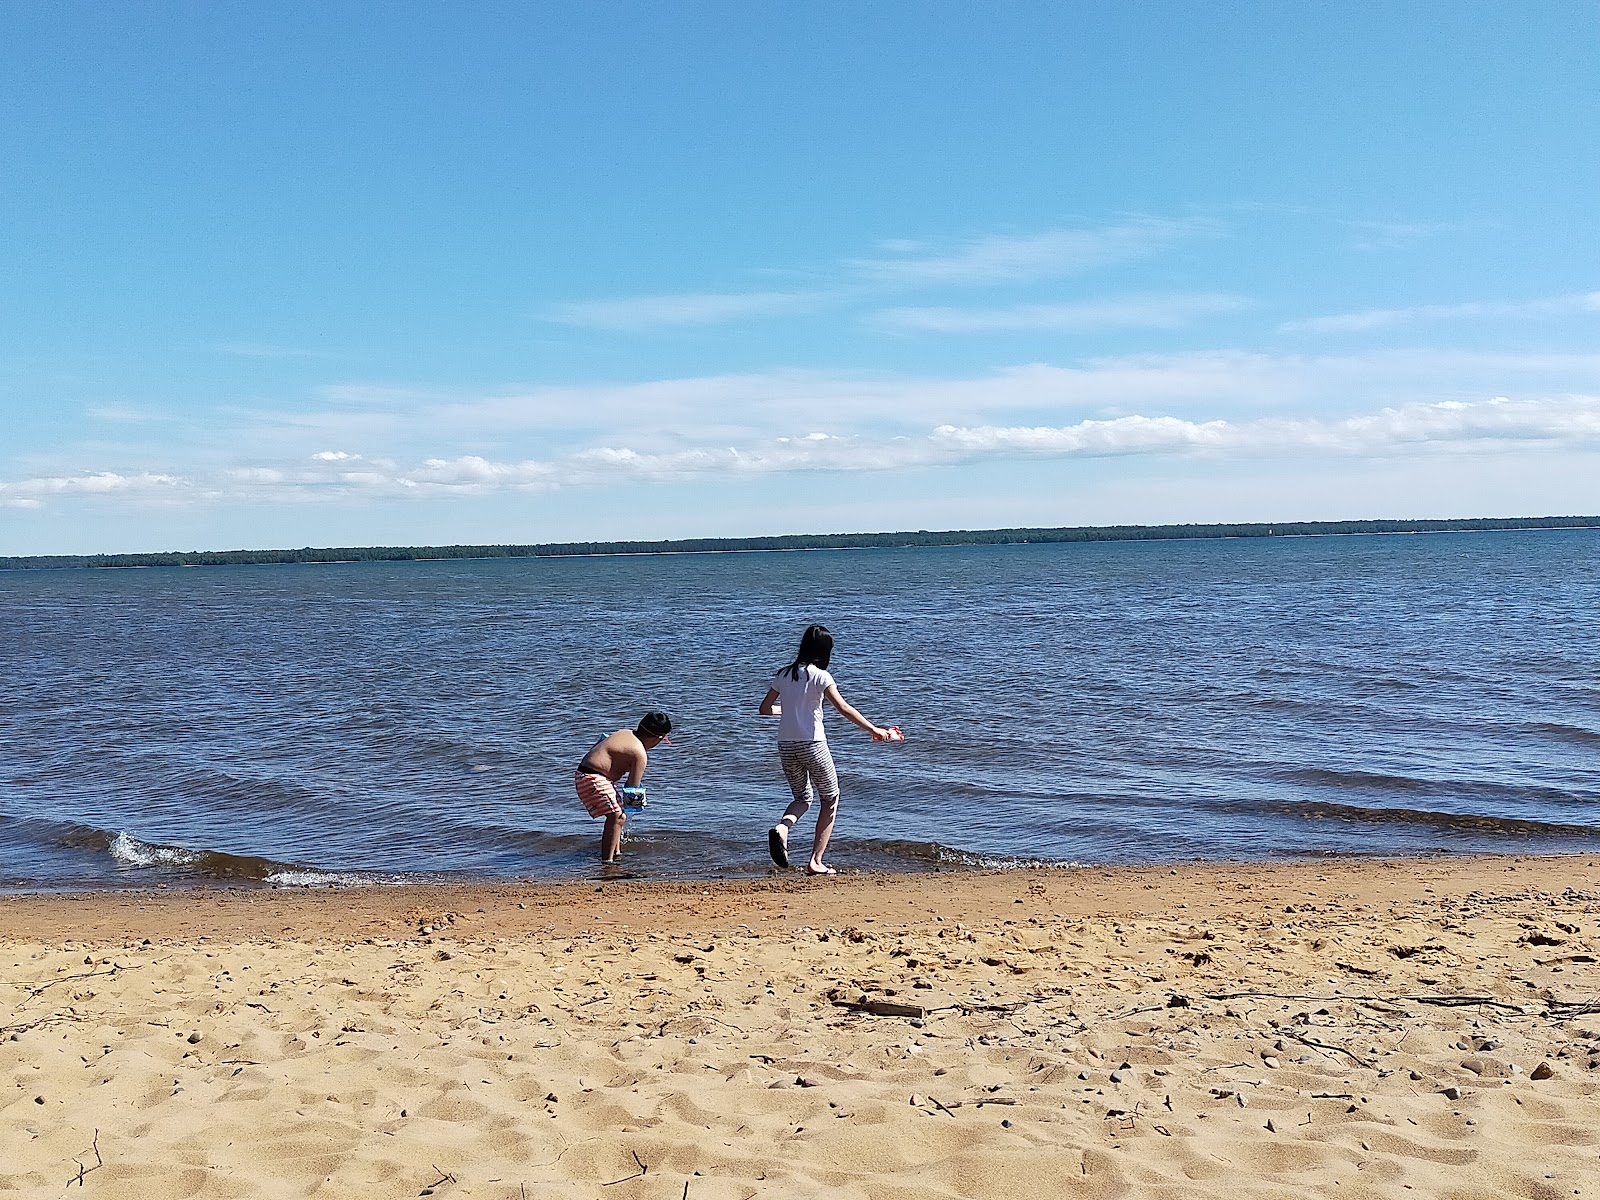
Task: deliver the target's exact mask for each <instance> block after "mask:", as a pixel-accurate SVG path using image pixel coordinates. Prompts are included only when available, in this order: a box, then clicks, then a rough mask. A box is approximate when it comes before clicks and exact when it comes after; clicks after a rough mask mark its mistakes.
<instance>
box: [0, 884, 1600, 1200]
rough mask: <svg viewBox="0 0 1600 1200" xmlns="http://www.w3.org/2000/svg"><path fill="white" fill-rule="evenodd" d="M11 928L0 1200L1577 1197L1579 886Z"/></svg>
mask: <svg viewBox="0 0 1600 1200" xmlns="http://www.w3.org/2000/svg"><path fill="white" fill-rule="evenodd" d="M0 918H3V919H0V998H3V1004H4V1007H3V1008H0V1196H5V1195H23V1196H34V1195H57V1194H60V1193H61V1192H62V1191H63V1190H68V1189H70V1192H71V1194H84V1195H90V1194H94V1193H98V1194H100V1195H103V1196H118V1197H121V1196H138V1197H141V1198H143V1197H188V1196H205V1197H244V1196H263V1197H301V1196H312V1195H316V1196H363V1197H383V1196H395V1197H400V1196H406V1197H414V1196H419V1195H435V1196H442V1197H455V1196H461V1197H466V1196H476V1197H522V1196H530V1197H531V1196H538V1197H604V1198H607V1200H633V1198H644V1197H653V1198H663V1197H667V1198H677V1197H683V1196H687V1197H695V1198H698V1200H712V1198H719V1197H730V1198H738V1200H749V1198H752V1197H800V1196H806V1197H815V1196H819V1195H825V1196H830V1197H834V1196H839V1197H870V1198H872V1200H899V1198H910V1197H989V1196H994V1197H1002V1196H1004V1197H1011V1196H1033V1195H1040V1196H1044V1195H1051V1196H1053V1195H1070V1196H1085V1197H1111V1196H1137V1197H1173V1198H1178V1197H1184V1198H1188V1197H1211V1196H1216V1197H1230V1198H1236V1197H1241V1196H1263V1197H1265V1196H1286V1195H1319V1196H1321V1195H1338V1196H1366V1197H1384V1198H1389V1197H1394V1196H1401V1195H1405V1196H1439V1197H1479V1196H1481V1197H1501V1196H1526V1197H1539V1198H1548V1197H1558V1196H1559V1197H1566V1196H1588V1195H1600V1136H1597V1135H1596V1133H1595V1130H1596V1129H1597V1128H1600V965H1597V962H1596V960H1597V958H1600V857H1591V856H1573V857H1559V858H1532V857H1528V858H1479V859H1460V860H1456V859H1424V860H1404V861H1389V860H1361V861H1350V860H1340V861H1325V862H1312V863H1295V864H1289V865H1271V866H1262V865H1248V866H1215V865H1212V866H1179V867H1175V868H1168V867H1161V868H1141V869H1117V870H1100V869H1062V870H1028V871H1010V872H989V873H939V874H932V875H920V876H887V877H885V876H841V877H839V878H835V879H817V880H812V879H805V878H801V877H792V876H786V877H783V878H776V879H774V880H772V881H763V882H754V883H752V882H741V883H707V884H699V883H696V884H664V883H642V882H634V883H629V882H623V883H605V884H603V885H601V884H595V883H587V884H568V885H560V886H535V885H492V886H460V887H414V888H389V889H359V890H356V889H340V890H326V891H288V890H285V891H251V890H239V891H218V890H209V891H199V892H191V891H184V892H177V891H172V892H136V893H106V894H92V895H72V896H13V897H6V898H0Z"/></svg>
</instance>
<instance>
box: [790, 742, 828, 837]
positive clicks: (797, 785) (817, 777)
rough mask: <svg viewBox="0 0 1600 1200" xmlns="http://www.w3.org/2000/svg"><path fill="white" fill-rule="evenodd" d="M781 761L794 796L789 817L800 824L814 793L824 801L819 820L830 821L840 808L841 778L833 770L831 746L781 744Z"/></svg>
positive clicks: (821, 744)
mask: <svg viewBox="0 0 1600 1200" xmlns="http://www.w3.org/2000/svg"><path fill="white" fill-rule="evenodd" d="M778 760H779V762H781V763H782V764H783V777H784V778H785V779H787V780H788V781H789V790H790V791H791V792H793V793H794V804H792V805H790V807H789V813H791V814H793V815H794V817H795V818H796V819H797V820H798V819H799V818H800V817H801V816H803V815H804V813H805V811H806V809H808V808H810V807H811V796H812V793H813V792H815V794H816V796H817V798H818V799H820V800H821V801H822V811H821V812H819V813H818V814H817V820H819V821H827V820H828V819H829V818H831V817H832V816H833V814H834V812H835V810H837V808H838V807H839V775H838V773H837V772H836V771H835V770H834V769H833V755H832V754H830V753H828V743H827V742H823V741H817V742H779V743H778Z"/></svg>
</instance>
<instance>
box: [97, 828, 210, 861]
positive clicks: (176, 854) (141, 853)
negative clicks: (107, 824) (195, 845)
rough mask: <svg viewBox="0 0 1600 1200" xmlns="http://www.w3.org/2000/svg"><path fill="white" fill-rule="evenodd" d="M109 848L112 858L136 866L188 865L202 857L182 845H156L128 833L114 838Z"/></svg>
mask: <svg viewBox="0 0 1600 1200" xmlns="http://www.w3.org/2000/svg"><path fill="white" fill-rule="evenodd" d="M108 849H109V850H110V852H111V857H112V858H114V859H116V860H117V861H118V862H124V863H127V864H128V865H129V866H134V867H154V866H188V865H190V864H191V863H194V862H196V861H198V859H199V858H200V854H199V852H198V851H195V850H185V849H184V848H183V847H182V846H155V845H152V844H151V843H149V842H141V841H140V840H139V839H138V838H136V837H133V836H131V835H129V834H126V833H119V834H117V836H116V837H114V838H112V839H111V845H110V846H109V847H108Z"/></svg>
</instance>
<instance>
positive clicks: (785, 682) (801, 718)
mask: <svg viewBox="0 0 1600 1200" xmlns="http://www.w3.org/2000/svg"><path fill="white" fill-rule="evenodd" d="M772 686H773V688H775V689H776V690H777V693H778V703H779V705H780V706H781V707H782V712H780V713H779V714H778V740H779V741H780V742H825V741H827V740H828V732H827V730H826V729H824V728H823V727H822V697H823V694H824V693H825V692H826V691H827V690H828V689H829V688H831V687H832V686H833V676H832V675H829V674H828V673H827V672H826V671H824V670H823V669H822V668H821V667H814V666H812V665H811V664H810V663H806V664H805V665H804V666H803V667H801V668H800V678H799V679H794V678H792V677H791V676H790V674H789V670H788V668H787V667H786V668H784V669H783V670H781V671H779V672H778V673H777V674H776V675H774V676H773V677H772Z"/></svg>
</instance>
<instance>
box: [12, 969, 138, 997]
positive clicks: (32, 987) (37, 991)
mask: <svg viewBox="0 0 1600 1200" xmlns="http://www.w3.org/2000/svg"><path fill="white" fill-rule="evenodd" d="M131 970H133V968H132V967H112V968H111V969H110V970H109V971H80V972H79V973H78V974H76V975H63V976H61V978H59V979H49V980H46V981H45V982H43V983H17V984H13V985H12V986H13V987H20V988H27V989H28V995H30V996H38V995H41V994H42V993H43V992H44V991H45V990H46V989H48V988H53V987H55V985H56V984H58V983H70V982H72V981H73V980H74V979H93V978H94V977H95V976H96V975H115V974H116V973H117V972H118V971H131Z"/></svg>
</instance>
